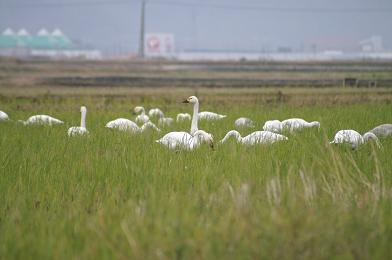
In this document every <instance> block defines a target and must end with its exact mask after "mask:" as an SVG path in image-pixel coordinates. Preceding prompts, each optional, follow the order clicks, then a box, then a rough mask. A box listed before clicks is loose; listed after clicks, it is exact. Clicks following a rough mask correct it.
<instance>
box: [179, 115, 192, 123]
mask: <svg viewBox="0 0 392 260" xmlns="http://www.w3.org/2000/svg"><path fill="white" fill-rule="evenodd" d="M186 120H191V115H190V114H188V113H179V114H178V115H177V118H176V121H177V122H183V121H186Z"/></svg>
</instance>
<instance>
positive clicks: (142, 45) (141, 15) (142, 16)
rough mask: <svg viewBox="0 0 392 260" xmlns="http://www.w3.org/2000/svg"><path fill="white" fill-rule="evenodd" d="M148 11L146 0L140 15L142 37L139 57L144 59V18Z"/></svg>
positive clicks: (140, 37) (143, 0) (143, 1)
mask: <svg viewBox="0 0 392 260" xmlns="http://www.w3.org/2000/svg"><path fill="white" fill-rule="evenodd" d="M145 10H146V0H142V3H141V13H140V35H139V57H140V58H144V22H145V21H144V19H145V18H144V17H145Z"/></svg>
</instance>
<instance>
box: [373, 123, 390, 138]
mask: <svg viewBox="0 0 392 260" xmlns="http://www.w3.org/2000/svg"><path fill="white" fill-rule="evenodd" d="M369 132H371V133H373V134H375V135H376V136H377V137H381V138H386V137H388V136H389V135H392V124H383V125H379V126H376V127H375V128H373V129H372V130H370V131H369Z"/></svg>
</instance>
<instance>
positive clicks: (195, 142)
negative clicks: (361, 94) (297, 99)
mask: <svg viewBox="0 0 392 260" xmlns="http://www.w3.org/2000/svg"><path fill="white" fill-rule="evenodd" d="M183 103H188V104H191V105H193V114H192V116H191V115H190V114H188V113H179V114H177V116H176V120H174V119H173V118H171V117H165V115H164V113H163V111H162V110H161V109H159V108H152V109H150V110H149V112H148V115H146V112H145V109H144V107H142V106H137V107H135V108H134V109H133V111H134V113H136V114H137V116H136V118H135V122H134V121H132V120H130V119H127V118H117V119H114V120H112V121H109V122H108V123H107V124H106V125H105V127H106V128H109V129H115V130H118V131H123V132H128V133H143V132H144V131H146V130H147V129H151V130H154V131H156V132H161V131H162V130H161V129H160V128H158V127H157V126H156V125H155V124H154V123H153V122H152V121H151V119H158V125H159V126H160V127H167V126H171V125H172V124H173V123H174V122H177V123H180V122H186V121H189V120H191V127H190V130H189V132H185V131H173V132H169V133H166V134H165V135H164V136H163V137H161V138H160V139H158V140H156V143H159V144H161V145H163V146H165V147H167V148H169V149H172V150H175V149H179V150H193V149H196V148H198V147H199V146H200V145H202V144H207V145H209V146H210V147H211V148H214V137H213V135H212V134H211V133H208V132H207V131H205V130H201V129H199V126H198V122H199V121H202V120H205V121H213V120H222V119H225V118H226V117H227V116H226V115H222V114H218V113H214V112H209V111H202V112H199V106H200V105H199V100H198V98H197V97H196V96H190V97H188V98H187V99H186V100H184V101H183ZM80 113H81V121H80V126H73V127H70V128H69V129H68V131H67V134H68V136H84V135H88V134H89V131H88V130H87V128H86V115H87V108H86V107H85V106H82V107H81V108H80ZM0 121H11V119H10V118H9V116H8V114H7V113H6V112H4V111H0ZM17 122H20V123H22V124H23V125H34V124H36V125H48V126H53V125H62V124H64V121H62V120H60V119H57V118H54V117H52V116H49V115H45V114H43V115H34V116H31V117H29V118H28V119H27V120H18V121H17ZM138 124H141V126H139V125H138ZM234 126H235V127H236V128H254V127H256V124H255V123H254V122H253V121H252V120H251V119H250V118H247V117H240V118H238V119H237V120H235V122H234ZM306 128H317V129H320V122H318V121H312V122H308V121H305V120H304V119H301V118H290V119H286V120H283V121H280V120H276V119H275V120H268V121H266V122H265V123H264V125H263V127H262V131H261V130H257V131H254V132H252V133H250V134H248V135H246V136H244V137H242V136H241V134H240V133H239V132H238V131H237V130H230V131H228V132H227V133H226V135H225V136H224V137H223V138H222V139H221V140H220V141H219V142H218V143H219V144H223V143H225V142H227V141H228V140H230V139H234V140H235V141H236V142H237V143H239V144H242V145H257V144H264V145H270V144H274V143H278V142H282V141H287V140H289V138H288V137H287V136H285V135H284V134H293V133H295V132H297V131H301V130H304V129H306ZM390 135H392V124H382V125H379V126H377V127H375V128H373V129H371V130H369V131H368V132H366V133H365V134H363V135H361V134H360V133H358V132H357V131H355V130H352V129H350V130H339V131H337V132H336V134H335V136H334V138H333V140H332V141H330V144H342V143H347V144H349V145H351V147H352V149H356V148H358V147H359V146H360V145H363V144H366V143H367V142H369V141H374V142H375V143H376V145H377V147H381V143H380V141H379V138H386V137H388V136H390Z"/></svg>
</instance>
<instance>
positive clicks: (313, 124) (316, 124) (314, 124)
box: [311, 121, 320, 129]
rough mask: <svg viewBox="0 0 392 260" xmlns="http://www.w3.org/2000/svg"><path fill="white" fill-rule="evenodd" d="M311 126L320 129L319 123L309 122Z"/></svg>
mask: <svg viewBox="0 0 392 260" xmlns="http://www.w3.org/2000/svg"><path fill="white" fill-rule="evenodd" d="M311 124H312V126H317V128H318V129H320V122H319V121H313V122H311Z"/></svg>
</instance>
